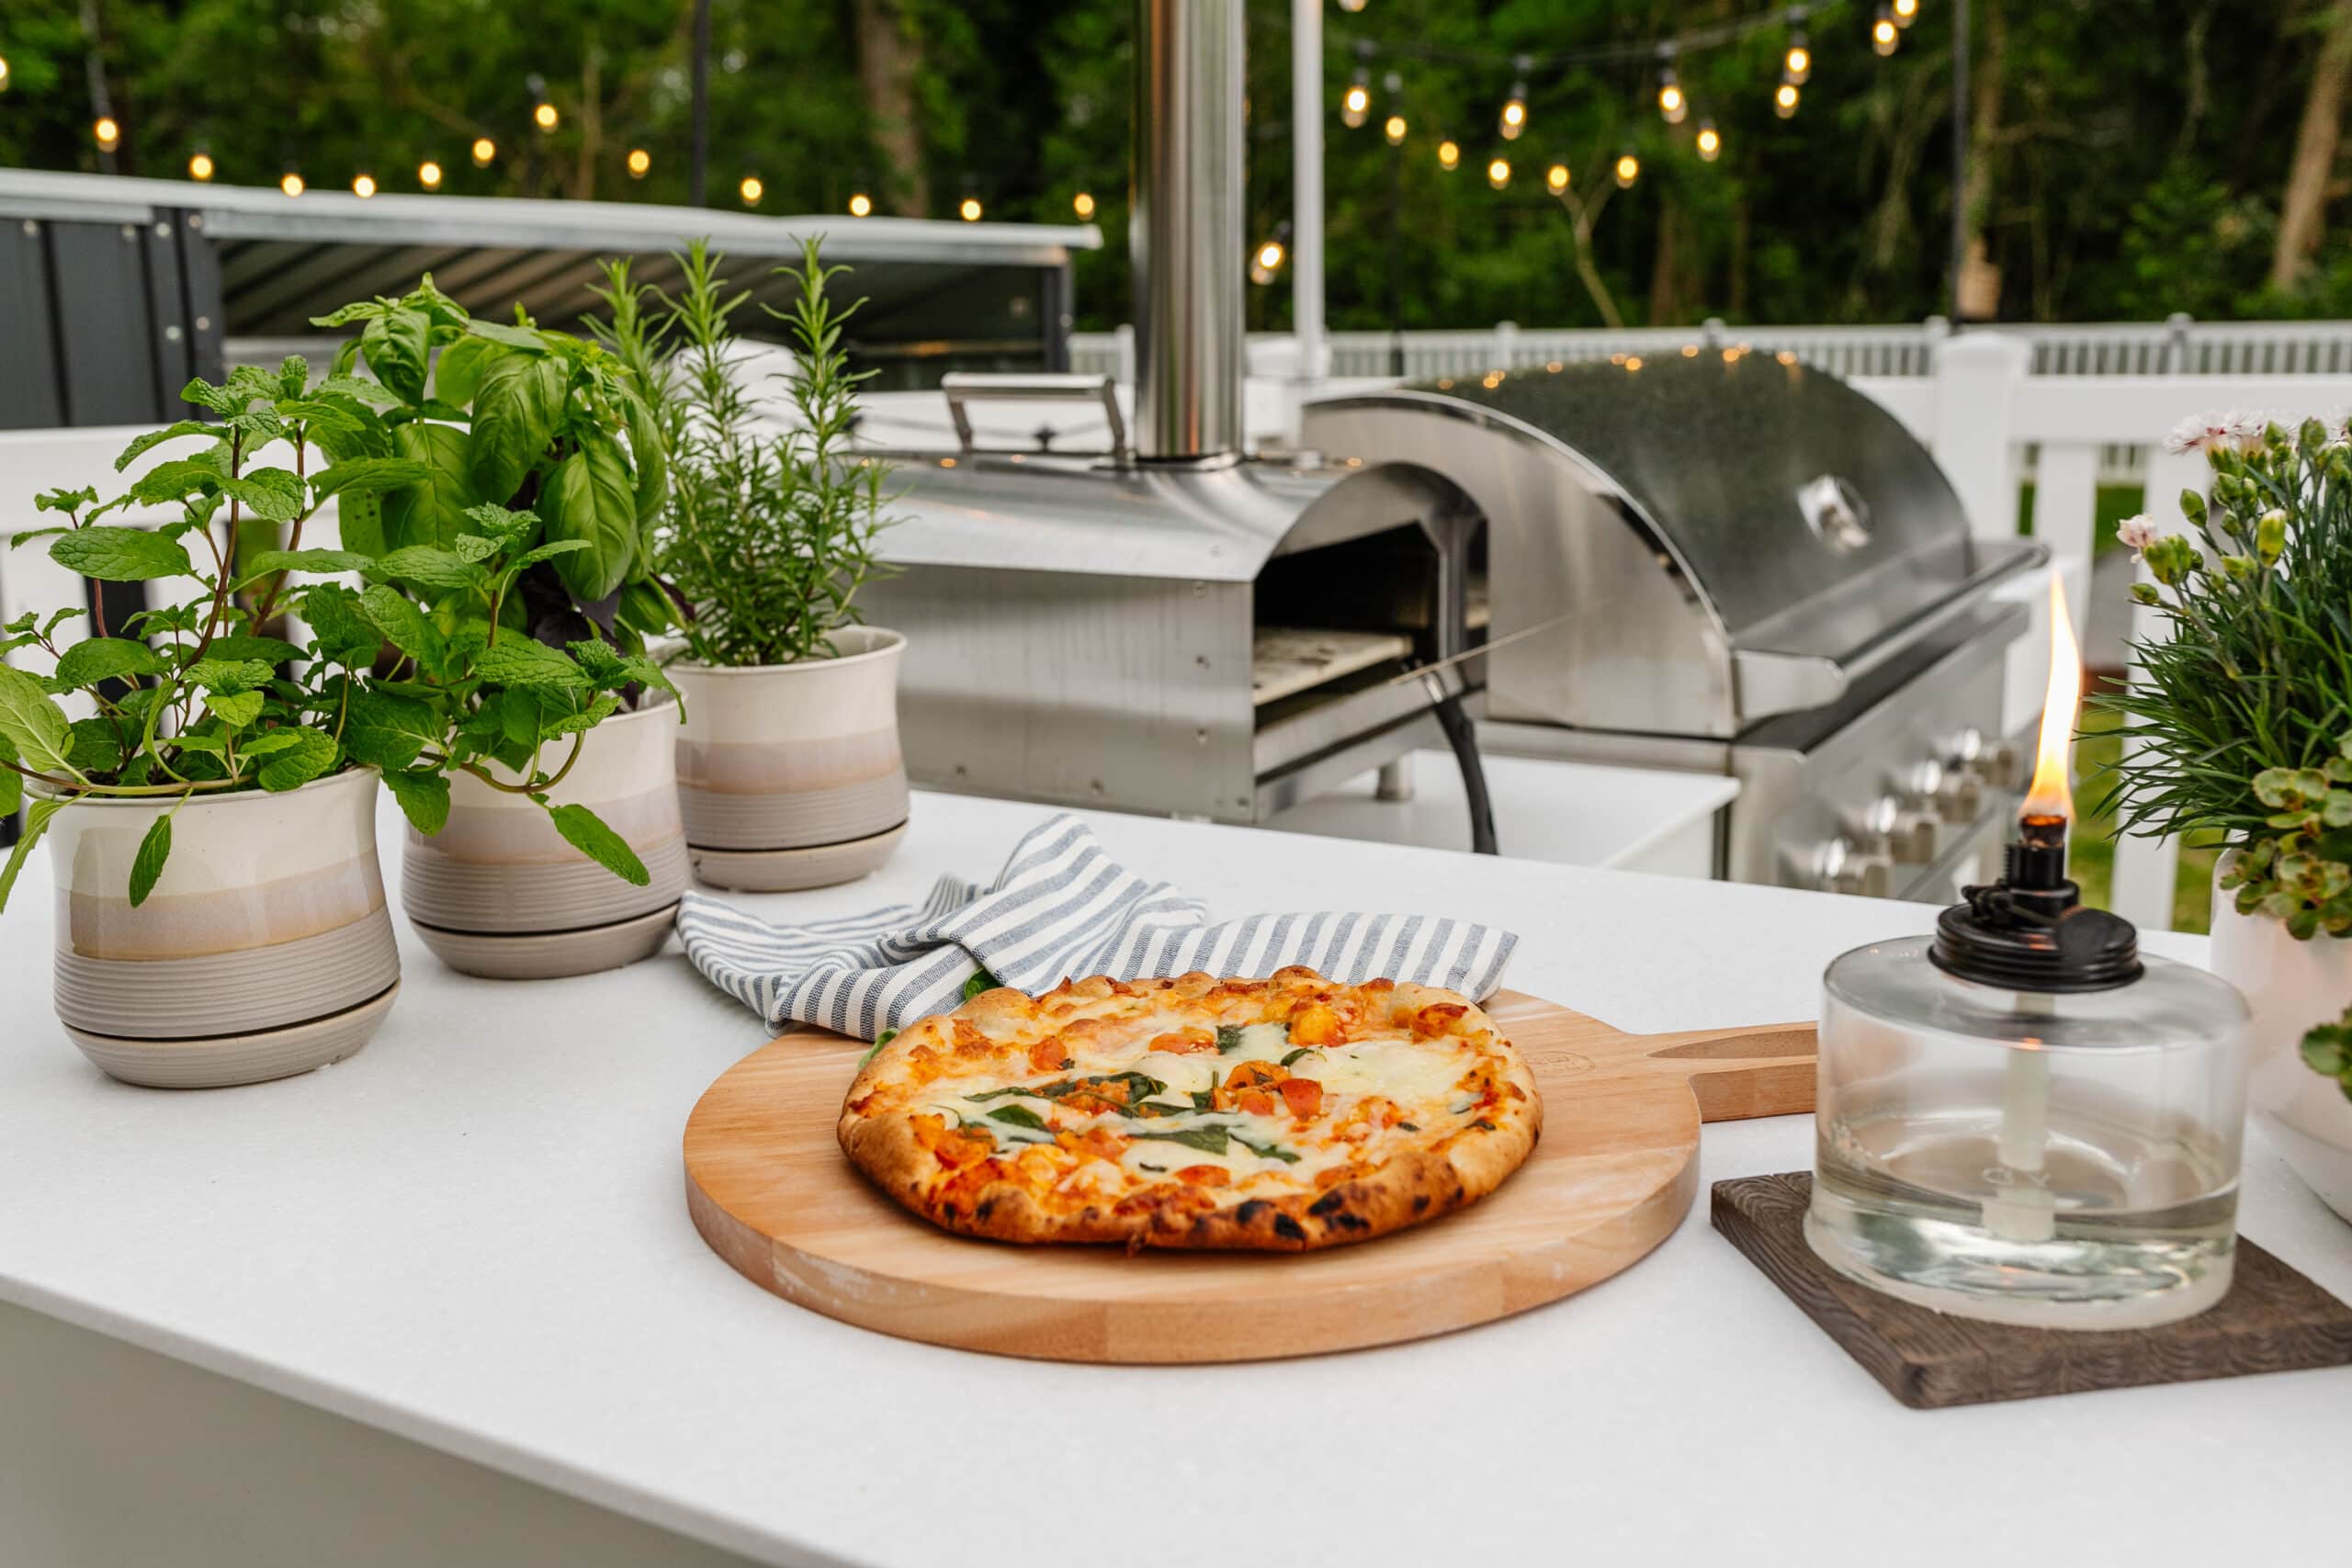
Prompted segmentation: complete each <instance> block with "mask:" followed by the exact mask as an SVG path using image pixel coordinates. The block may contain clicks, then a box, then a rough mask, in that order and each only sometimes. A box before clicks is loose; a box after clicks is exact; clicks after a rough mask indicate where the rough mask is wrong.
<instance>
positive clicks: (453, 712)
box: [0, 358, 652, 1086]
mask: <svg viewBox="0 0 2352 1568" xmlns="http://www.w3.org/2000/svg"><path fill="white" fill-rule="evenodd" d="M182 396H183V397H184V398H185V399H186V400H188V401H189V402H192V403H196V404H198V405H199V406H202V407H204V408H207V409H209V410H210V411H212V412H213V413H214V415H215V416H216V418H215V419H214V420H212V421H198V420H185V421H181V422H179V423H175V424H173V425H170V426H168V427H166V428H164V429H162V430H158V431H155V432H153V433H151V434H145V435H141V437H140V438H139V439H137V440H135V441H133V442H132V443H131V444H130V446H128V447H127V448H126V449H125V450H124V451H123V454H122V456H121V457H120V458H119V459H118V461H117V464H116V467H117V468H127V467H129V466H130V464H131V463H132V462H134V461H136V460H138V459H139V458H141V457H142V456H144V455H145V454H147V453H148V452H149V450H150V449H151V448H153V447H155V446H159V445H161V444H164V443H167V442H179V441H196V442H200V443H201V445H200V446H194V447H192V448H190V449H188V450H187V451H186V452H184V453H181V454H179V455H176V456H174V457H170V458H169V459H167V460H165V461H163V462H160V463H155V464H153V466H151V467H149V468H146V469H145V470H144V471H143V472H142V473H141V474H140V475H139V477H138V478H137V479H134V480H132V481H131V482H130V487H129V488H128V489H127V490H126V491H124V492H123V493H122V494H120V495H119V496H116V497H114V498H112V499H109V500H107V501H103V502H101V501H100V499H99V497H98V495H97V493H96V491H90V490H83V491H70V492H69V491H51V492H50V493H48V494H46V495H43V496H40V497H39V498H38V500H37V502H36V504H37V505H38V506H40V508H41V509H42V510H44V511H47V512H51V513H56V514H57V515H58V517H59V518H60V519H61V522H60V523H59V525H57V526H55V527H52V528H48V529H42V530H35V531H33V532H29V533H27V534H24V535H21V536H18V537H17V539H16V541H15V544H16V546H17V547H22V546H24V545H26V544H28V543H29V542H32V541H36V540H41V539H46V540H47V541H48V542H47V545H46V547H47V549H48V551H49V553H50V556H51V558H52V559H53V560H55V561H56V562H57V563H58V564H59V565H61V566H64V567H66V568H68V569H70V570H73V571H74V572H76V573H79V574H81V575H84V576H87V577H92V578H96V579H98V580H100V581H113V582H142V581H143V582H156V583H163V582H170V581H182V580H189V579H192V580H193V581H194V584H195V587H196V589H197V592H196V593H195V594H194V595H193V596H191V597H189V598H187V599H186V600H184V601H182V602H180V603H176V604H166V605H164V606H162V607H159V608H155V609H150V610H144V611H141V612H140V613H138V614H136V615H131V616H129V617H127V618H126V619H125V620H124V621H123V623H122V624H120V625H119V626H89V627H88V628H87V629H88V631H89V632H90V633H91V634H92V635H90V636H87V637H81V638H79V639H74V638H70V637H66V636H65V635H63V629H64V627H65V626H67V625H68V624H70V623H71V622H72V621H73V620H74V618H75V617H76V616H79V615H83V614H84V612H82V611H80V610H78V609H74V610H62V611H59V612H57V613H55V614H52V615H39V614H37V613H36V614H28V615H24V616H21V617H19V618H18V619H17V620H16V621H13V622H11V623H10V624H8V625H7V626H6V627H5V628H0V655H5V654H14V655H17V657H18V658H20V659H45V660H49V661H52V662H53V667H52V670H51V673H49V674H47V675H36V674H34V673H32V672H31V671H29V670H26V669H20V668H16V667H13V666H10V665H7V664H5V663H0V810H14V809H16V808H17V806H18V804H19V803H20V801H21V802H22V803H23V804H24V806H25V830H24V834H23V836H22V837H21V838H20V839H19V840H18V841H17V845H16V848H15V851H14V852H13V853H12V854H11V855H10V857H9V859H8V861H7V863H6V867H5V868H0V905H5V904H6V898H7V896H8V893H9V891H10V890H11V889H12V888H13V886H15V884H16V881H17V877H18V875H19V874H21V872H22V870H23V867H24V864H25V862H26V859H27V858H28V856H29V855H30V854H31V853H32V852H34V848H35V846H36V845H37V844H39V843H40V842H41V841H43V840H47V842H48V843H49V845H50V849H51V866H52V868H53V871H54V874H55V878H56V882H57V885H58V886H59V888H60V889H61V890H62V892H63V893H64V894H65V895H66V897H64V898H62V899H61V900H60V903H59V908H60V923H59V927H58V930H57V933H56V941H57V965H56V974H57V983H56V1006H57V1012H58V1015H59V1017H60V1019H61V1020H62V1022H63V1023H64V1025H65V1027H66V1030H67V1032H68V1033H69V1034H70V1035H71V1036H72V1037H73V1038H74V1041H75V1043H77V1044H79V1045H80V1046H81V1048H82V1049H83V1051H84V1052H85V1054H86V1055H88V1056H89V1057H90V1059H91V1060H92V1061H94V1062H96V1064H97V1065H98V1066H101V1067H102V1068H104V1069H105V1070H106V1071H107V1072H109V1073H111V1074H113V1075H114V1076H115V1077H120V1078H124V1079H126V1080H129V1081H130V1082H134V1083H144V1084H156V1085H174V1086H209V1085H220V1084H232V1083H249V1082H254V1081H258V1080H260V1079H264V1078H271V1077H283V1076H286V1075H288V1074H291V1073H297V1072H302V1071H306V1070H308V1069H310V1068H311V1067H315V1066H320V1065H322V1064H323V1063H325V1062H330V1061H334V1060H336V1059H338V1058H340V1057H342V1056H345V1055H350V1054H351V1053H352V1052H354V1051H356V1050H358V1049H359V1048H360V1047H361V1046H362V1045H364V1044H365V1043H367V1042H368V1039H369V1038H370V1037H371V1036H372V1035H373V1034H374V1032H375V1031H376V1028H377V1026H378V1025H379V1023H380V1022H381V1021H382V1020H383V1017H384V1015H385V1013H386V1012H387V1011H388V1010H389V1009H390V1006H391V1003H392V998H393V997H394V995H395V993H396V992H397V991H398V988H399V981H400V959H399V954H398V951H397V948H396V946H395V943H394V941H393V935H392V929H391V921H390V916H389V915H388V913H387V912H386V909H385V905H384V888H383V882H382V879H381V876H380V874H379V871H378V866H377V859H376V826H375V823H376V817H375V800H376V790H377V784H378V781H379V778H381V779H384V780H386V781H388V782H389V783H390V784H391V786H392V789H393V792H394V794H395V795H397V797H398V798H399V801H400V803H401V806H402V807H403V808H405V809H406V810H407V812H408V814H409V817H410V819H411V820H412V821H414V822H417V823H419V824H420V825H421V826H423V827H424V828H425V829H426V830H428V831H430V830H434V829H437V828H438V827H439V826H440V825H441V823H442V822H443V821H445V820H446V818H447V802H448V799H449V795H450V779H451V777H452V775H457V776H458V777H464V776H466V775H467V774H469V773H472V772H475V771H479V770H480V769H481V767H482V763H481V760H480V757H479V753H478V751H477V750H476V748H475V747H474V744H473V740H472V738H471V736H470V735H469V733H468V731H467V725H468V722H469V718H470V716H472V715H473V714H474V713H477V712H478V711H479V710H480V707H481V705H482V704H483V703H485V702H492V701H495V700H496V697H497V694H498V693H499V692H500V691H501V690H502V689H504V688H502V687H501V686H500V685H499V684H498V682H502V681H503V682H508V683H509V687H511V688H513V689H527V690H529V691H531V692H532V693H534V694H535V703H536V704H537V705H536V706H535V709H534V711H535V712H536V713H537V714H539V715H540V716H541V721H542V723H543V725H544V727H545V728H547V729H548V730H549V731H551V732H553V733H555V734H559V735H560V734H567V733H571V732H573V731H574V730H576V729H577V728H580V727H582V726H585V725H592V724H593V723H594V721H595V720H596V718H598V717H601V716H603V714H604V713H605V711H607V709H606V708H605V703H607V702H609V701H610V700H611V699H610V698H609V697H605V696H602V695H600V694H599V693H600V690H609V689H610V688H611V687H613V686H616V685H618V684H620V683H622V682H624V681H627V680H639V679H645V678H648V676H650V674H651V673H652V672H651V671H650V667H645V668H643V669H640V668H639V666H630V665H627V664H626V662H623V663H619V664H616V663H612V662H608V661H598V660H594V659H593V658H592V659H591V660H589V661H588V662H585V663H583V662H582V661H580V660H575V659H573V658H572V656H571V655H569V654H565V653H557V652H554V651H553V650H548V649H535V650H534V651H533V652H532V653H530V654H528V655H525V656H518V654H517V651H516V649H515V648H514V647H513V646H512V645H511V644H510V645H509V646H507V647H505V648H503V649H502V648H499V647H496V646H493V645H492V643H491V641H490V640H489V639H488V638H486V637H485V638H481V639H474V638H471V637H468V636H467V635H466V632H465V628H464V627H463V626H462V625H458V626H452V627H451V628H450V629H449V630H448V631H447V632H446V633H444V632H442V631H440V630H438V629H437V628H430V627H420V626H419V625H418V624H417V621H416V618H415V610H414V606H413V604H411V603H410V601H409V600H408V599H407V597H406V596H405V595H404V594H403V593H402V592H401V588H400V585H401V583H403V582H407V581H414V580H416V579H417V578H419V577H421V576H423V577H431V576H438V575H442V574H447V573H452V572H456V571H458V570H463V572H464V573H465V574H467V575H468V577H469V580H479V581H481V582H482V583H485V584H488V585H490V586H491V589H492V592H496V589H497V585H499V584H501V583H511V582H512V581H515V578H516V577H517V576H518V574H519V573H521V572H522V571H524V570H527V568H528V566H529V564H530V559H531V557H532V556H533V554H534V547H532V546H531V545H530V544H529V543H528V542H527V541H526V537H525V535H524V531H523V530H522V529H521V528H519V527H517V526H515V525H512V523H511V520H508V519H505V518H503V516H502V517H485V518H477V519H473V520H470V521H469V522H468V523H467V524H466V525H464V526H465V532H463V533H461V534H459V535H458V536H457V537H456V538H455V539H454V540H453V545H454V548H452V549H451V550H449V551H447V552H443V551H439V550H437V549H436V550H427V551H422V552H420V551H413V550H412V551H408V552H402V551H399V550H383V549H381V548H380V541H375V542H374V543H373V544H372V545H371V547H368V548H364V549H355V548H350V547H349V546H350V545H351V544H353V543H354V537H353V536H359V537H360V540H361V542H367V538H366V536H368V533H369V529H368V524H367V523H366V522H365V521H364V519H367V518H369V517H372V516H373V515H374V513H375V512H376V510H377V508H378V507H379V504H381V502H382V499H383V498H384V497H387V496H391V495H396V494H398V493H400V492H401V491H404V490H406V489H408V488H409V487H412V486H413V485H414V484H416V483H418V482H420V481H421V480H422V479H424V478H425V477H426V475H427V473H428V471H429V470H428V469H427V468H425V467H424V465H423V464H421V463H419V462H418V461H417V460H416V459H415V458H413V457H407V456H402V455H400V454H399V453H398V452H397V450H396V444H395V443H394V442H392V441H391V440H390V438H389V436H388V435H387V434H386V431H385V427H384V423H383V420H382V418H381V416H380V415H379V413H378V412H376V411H375V407H374V402H375V400H380V399H381V398H382V397H383V396H384V393H383V391H382V389H380V388H379V387H376V386H374V385H372V384H369V383H367V382H363V381H359V380H356V379H355V378H350V377H347V376H336V377H331V378H328V379H326V380H325V381H323V382H321V383H319V384H317V385H312V384H311V381H310V374H309V369H308V367H306V366H305V365H304V363H303V362H302V361H301V360H300V359H299V358H294V359H288V360H287V361H286V363H285V365H284V366H283V367H282V368H281V369H279V370H278V371H277V372H276V373H274V374H273V373H268V372H264V371H261V370H259V369H254V368H250V367H247V368H240V369H238V370H237V371H235V372H234V373H232V375H231V376H230V377H229V378H228V380H227V382H226V383H225V384H224V385H222V386H218V387H216V386H213V385H211V384H209V383H208V382H205V381H201V380H198V381H194V382H191V383H189V385H188V386H187V389H186V390H185V391H184V392H183V393H182ZM314 446H318V447H330V446H332V447H335V448H338V449H341V450H343V451H344V452H345V454H346V456H345V458H344V460H341V461H338V462H336V463H334V465H332V466H331V467H328V468H324V469H322V470H319V471H315V472H313V471H311V463H310V454H311V449H312V448H313V447H314ZM281 455H282V460H272V461H265V460H264V459H266V458H277V457H280V456H281ZM330 501H332V502H334V506H335V508H336V510H337V511H338V512H339V513H340V514H341V517H342V520H343V524H344V526H345V535H346V536H345V541H344V542H345V546H346V547H345V548H339V549H337V548H321V547H318V545H317V544H316V542H315V531H316V529H317V528H318V527H319V526H320V525H321V517H320V514H321V512H322V508H323V507H325V506H326V505H327V503H328V502H330ZM131 507H135V508H139V509H141V510H142V511H147V510H157V509H160V510H161V511H163V512H164V514H165V516H164V521H163V522H162V523H161V524H160V525H157V526H153V527H141V526H132V525H125V524H123V523H121V522H119V521H118V522H107V521H106V519H107V517H108V516H109V515H110V514H113V513H117V512H119V511H121V510H122V509H124V508H131ZM254 524H261V525H270V526H272V527H273V528H277V529H283V530H285V531H286V538H285V545H286V547H285V548H282V549H266V550H262V551H260V552H258V553H256V554H252V555H249V556H246V557H244V558H242V559H241V558H239V555H238V540H239V536H240V534H241V531H243V530H244V529H245V528H246V527H248V526H249V525H254ZM306 531H311V532H312V533H313V538H311V539H310V540H306V538H305V533H306ZM548 548H549V547H548V546H544V545H542V546H538V547H537V549H539V550H546V549H548ZM554 548H556V549H557V550H558V551H559V552H560V550H562V549H565V548H569V547H566V546H558V547H554ZM445 556H446V557H447V558H445ZM336 577H344V578H351V579H356V581H332V580H330V579H334V578H336ZM280 626H283V627H285V628H286V629H288V631H289V634H290V635H291V636H294V637H300V639H301V640H300V641H299V642H298V641H294V640H288V637H280V636H277V635H276V631H275V630H274V629H273V628H277V627H280ZM296 626H299V627H300V628H301V629H300V630H294V629H293V628H295V627H296ZM394 650H397V651H394ZM641 663H642V661H640V664H641ZM600 678H601V680H602V686H601V687H600V685H599V681H600ZM542 693H544V694H545V696H544V698H540V697H539V696H538V695H537V694H542ZM61 698H63V699H67V700H70V701H74V703H75V704H76V705H78V706H80V707H82V708H84V709H85V710H86V711H85V716H83V717H81V718H72V717H70V716H68V713H67V710H66V708H65V707H64V706H62V705H61V703H60V699H61ZM550 782H551V780H550V779H549V777H548V775H546V774H540V775H537V778H536V780H535V783H537V785H538V786H539V787H540V788H541V789H542V790H544V789H545V788H546V787H547V786H548V784H549V783H550ZM558 815H559V816H560V811H559V813H558ZM560 829H561V830H564V831H566V832H568V833H569V834H571V835H572V836H575V837H577V838H579V839H581V840H584V841H587V842H590V843H594V844H599V845H605V840H607V839H609V837H610V834H609V832H608V830H606V829H603V828H602V826H601V825H600V824H597V823H595V822H594V820H593V819H592V818H587V817H585V816H580V817H571V818H563V819H562V820H561V822H560ZM605 848H606V850H607V852H608V853H610V854H611V858H612V859H613V860H614V862H615V863H616V864H622V856H621V855H620V854H617V853H611V852H610V849H609V846H608V845H606V846H605ZM623 869H625V870H626V869H627V867H626V865H625V864H623Z"/></svg>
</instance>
